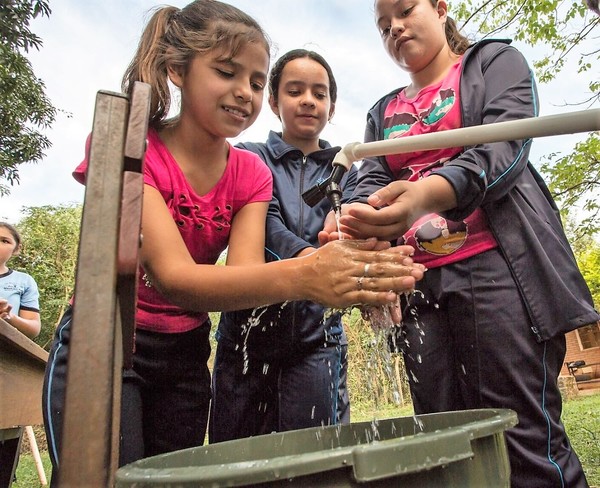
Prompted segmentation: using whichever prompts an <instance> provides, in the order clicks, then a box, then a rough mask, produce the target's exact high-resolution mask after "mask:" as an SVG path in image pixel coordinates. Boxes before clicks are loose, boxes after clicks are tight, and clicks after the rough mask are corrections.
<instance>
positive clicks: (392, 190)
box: [367, 181, 405, 208]
mask: <svg viewBox="0 0 600 488" xmlns="http://www.w3.org/2000/svg"><path fill="white" fill-rule="evenodd" d="M404 191H405V185H404V182H401V181H395V182H393V183H390V184H389V185H386V186H384V187H383V188H380V189H379V190H377V191H376V192H374V193H373V194H372V195H370V196H369V198H368V199H367V202H368V203H369V205H372V206H373V207H376V208H381V207H383V206H385V205H389V204H390V203H392V202H393V201H394V200H395V199H396V198H398V197H399V196H400V195H401V194H402V193H404Z"/></svg>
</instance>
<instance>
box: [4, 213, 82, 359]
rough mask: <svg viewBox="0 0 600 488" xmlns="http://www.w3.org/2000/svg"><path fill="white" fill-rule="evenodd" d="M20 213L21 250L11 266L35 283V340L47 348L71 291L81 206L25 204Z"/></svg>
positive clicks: (18, 226) (73, 279) (73, 281)
mask: <svg viewBox="0 0 600 488" xmlns="http://www.w3.org/2000/svg"><path fill="white" fill-rule="evenodd" d="M23 215H24V217H23V218H22V219H21V221H19V223H18V224H17V228H18V229H19V232H20V233H21V237H22V241H23V249H22V251H21V253H20V254H19V255H18V256H17V257H15V258H14V259H13V262H12V266H13V267H14V268H16V269H21V270H23V271H26V272H27V273H29V274H30V275H31V276H33V278H34V279H35V281H36V282H37V284H38V287H39V289H40V309H41V310H40V315H41V319H42V331H41V333H40V335H39V336H38V337H37V338H36V339H35V342H36V343H38V344H39V345H40V346H42V347H44V348H48V347H49V344H50V342H51V341H52V337H53V335H54V330H55V329H56V326H57V325H58V321H59V320H60V317H61V316H62V314H63V312H64V309H65V306H66V304H67V303H68V301H69V299H70V298H71V296H72V294H73V289H74V283H75V266H76V263H77V249H78V245H79V227H80V222H81V205H61V206H50V205H49V206H44V207H25V208H24V209H23Z"/></svg>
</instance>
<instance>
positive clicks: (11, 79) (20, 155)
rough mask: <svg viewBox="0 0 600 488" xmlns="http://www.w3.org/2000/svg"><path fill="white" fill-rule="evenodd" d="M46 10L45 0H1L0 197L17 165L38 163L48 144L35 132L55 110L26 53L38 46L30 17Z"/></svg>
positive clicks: (47, 123)
mask: <svg viewBox="0 0 600 488" xmlns="http://www.w3.org/2000/svg"><path fill="white" fill-rule="evenodd" d="M50 12H51V11H50V7H49V6H48V2H47V1H44V0H3V1H2V2H0V41H1V42H0V196H2V195H6V194H8V193H9V192H10V188H9V185H10V186H13V185H15V184H17V183H18V182H19V171H18V166H19V165H20V164H23V163H27V162H38V161H40V160H41V159H42V158H43V156H44V151H45V150H47V149H48V148H49V147H50V145H51V143H50V141H49V139H48V138H47V137H46V136H45V135H44V134H43V133H42V132H40V130H43V129H45V128H47V127H50V126H51V125H52V123H53V122H54V120H55V118H56V108H54V106H53V105H52V103H51V102H50V100H49V98H48V97H47V96H46V94H45V85H44V83H43V81H42V80H41V79H39V78H37V77H36V76H35V74H34V72H33V68H32V66H31V63H30V62H29V60H28V59H27V58H26V57H25V55H26V54H27V53H28V52H29V51H30V50H31V49H37V50H39V49H40V47H41V46H42V40H41V39H40V38H39V37H38V36H36V35H35V34H34V33H33V32H31V30H30V27H29V24H30V22H31V20H32V19H34V18H36V17H38V16H49V15H50ZM3 182H7V183H8V185H7V184H6V183H3Z"/></svg>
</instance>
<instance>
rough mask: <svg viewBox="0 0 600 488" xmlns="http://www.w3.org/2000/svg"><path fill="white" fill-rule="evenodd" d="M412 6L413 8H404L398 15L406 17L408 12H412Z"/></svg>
mask: <svg viewBox="0 0 600 488" xmlns="http://www.w3.org/2000/svg"><path fill="white" fill-rule="evenodd" d="M413 8H414V7H409V8H407V9H406V10H404V11H403V12H402V13H401V14H400V15H401V17H408V15H409V14H410V13H411V12H412V9H413Z"/></svg>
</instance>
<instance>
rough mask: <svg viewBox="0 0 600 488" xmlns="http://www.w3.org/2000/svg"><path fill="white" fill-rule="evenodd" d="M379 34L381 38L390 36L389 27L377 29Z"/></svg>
mask: <svg viewBox="0 0 600 488" xmlns="http://www.w3.org/2000/svg"><path fill="white" fill-rule="evenodd" d="M379 32H380V34H381V37H387V36H389V35H390V28H389V27H384V28H382V29H379Z"/></svg>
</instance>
